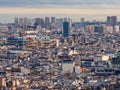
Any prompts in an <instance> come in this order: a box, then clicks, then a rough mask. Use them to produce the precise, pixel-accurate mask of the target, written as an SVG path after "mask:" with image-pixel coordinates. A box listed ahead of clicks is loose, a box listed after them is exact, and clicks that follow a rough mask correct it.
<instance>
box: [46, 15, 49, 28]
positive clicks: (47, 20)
mask: <svg viewBox="0 0 120 90" xmlns="http://www.w3.org/2000/svg"><path fill="white" fill-rule="evenodd" d="M49 24H50V19H49V17H45V27H46V28H48V27H49Z"/></svg>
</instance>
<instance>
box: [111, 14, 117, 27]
mask: <svg viewBox="0 0 120 90" xmlns="http://www.w3.org/2000/svg"><path fill="white" fill-rule="evenodd" d="M111 24H112V26H115V25H117V16H111Z"/></svg>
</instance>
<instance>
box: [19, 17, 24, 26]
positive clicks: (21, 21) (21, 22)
mask: <svg viewBox="0 0 120 90" xmlns="http://www.w3.org/2000/svg"><path fill="white" fill-rule="evenodd" d="M23 24H24V19H23V18H19V25H20V26H22V25H23Z"/></svg>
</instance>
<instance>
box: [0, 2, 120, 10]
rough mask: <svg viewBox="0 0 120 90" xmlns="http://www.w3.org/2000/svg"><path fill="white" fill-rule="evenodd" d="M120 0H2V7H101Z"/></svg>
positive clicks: (0, 5) (0, 4)
mask: <svg viewBox="0 0 120 90" xmlns="http://www.w3.org/2000/svg"><path fill="white" fill-rule="evenodd" d="M119 4H120V0H0V7H31V8H33V7H34V8H35V7H37V8H38V7H42V8H44V7H80V8H82V7H83V8H84V7H85V6H86V7H98V8H99V7H100V6H101V5H106V6H110V5H114V6H115V5H119Z"/></svg>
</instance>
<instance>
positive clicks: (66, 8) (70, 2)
mask: <svg viewBox="0 0 120 90" xmlns="http://www.w3.org/2000/svg"><path fill="white" fill-rule="evenodd" d="M119 4H120V1H119V0H111V1H109V0H99V1H98V0H90V1H86V0H65V1H64V0H60V1H56V0H45V1H43V0H25V1H24V0H20V1H16V0H12V1H11V0H0V19H1V21H2V22H11V21H13V17H27V16H28V17H29V16H30V17H31V16H32V17H36V16H40V17H41V16H56V17H66V16H67V17H70V18H73V19H75V20H78V19H80V18H81V17H84V18H86V17H87V16H88V18H87V20H93V19H97V20H105V19H106V16H109V15H110V16H118V18H119V16H120V12H119V9H120V6H119ZM78 16H79V18H78ZM101 17H102V18H101ZM3 18H4V20H3ZM7 18H9V19H7ZM11 18H12V19H11Z"/></svg>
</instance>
